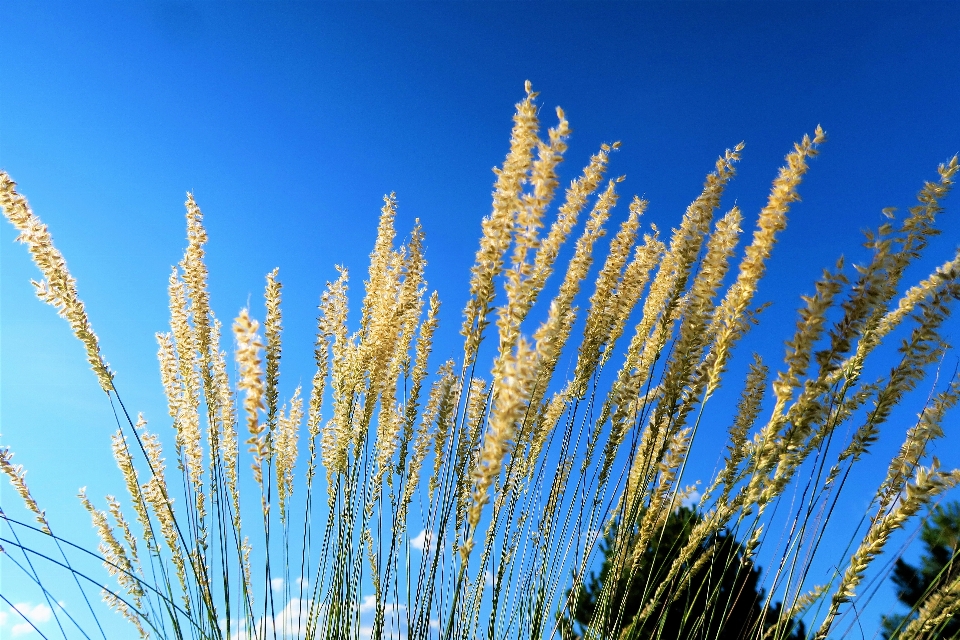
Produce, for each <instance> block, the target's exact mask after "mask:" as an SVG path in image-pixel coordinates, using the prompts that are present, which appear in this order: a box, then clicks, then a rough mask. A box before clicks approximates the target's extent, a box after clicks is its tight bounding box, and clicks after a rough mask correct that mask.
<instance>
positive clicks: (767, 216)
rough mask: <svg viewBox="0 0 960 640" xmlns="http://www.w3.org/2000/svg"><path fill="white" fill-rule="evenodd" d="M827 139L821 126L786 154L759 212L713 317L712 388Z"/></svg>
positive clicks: (717, 379) (710, 378)
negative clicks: (806, 176) (809, 165)
mask: <svg viewBox="0 0 960 640" xmlns="http://www.w3.org/2000/svg"><path fill="white" fill-rule="evenodd" d="M826 139H827V136H826V133H824V131H823V129H821V128H820V127H819V126H817V128H816V130H815V131H814V136H813V138H812V139H811V138H810V136H806V135H805V136H803V140H802V141H801V142H800V143H799V144H795V145H794V150H793V151H792V152H790V153H789V154H787V157H786V160H787V165H786V166H784V167H781V168H780V172H779V174H778V175H777V177H776V179H775V180H774V181H773V187H772V189H771V191H770V196H769V198H768V199H767V204H766V206H765V207H764V208H763V209H762V210H761V211H760V217H759V219H758V220H757V230H756V231H755V232H754V234H753V242H752V243H751V244H750V246H749V247H747V248H746V250H745V251H744V257H743V260H742V261H741V262H740V271H739V273H738V274H737V280H736V282H734V283H733V285H731V286H730V289H728V290H727V295H726V297H725V298H724V299H723V302H721V303H720V308H719V309H718V310H717V312H716V314H715V316H714V327H712V328H711V334H713V335H715V336H716V338H715V344H716V347H715V351H714V359H713V362H712V363H711V367H710V370H709V372H708V373H707V377H708V379H709V381H710V382H709V383H708V384H709V387H710V388H716V386H717V385H718V384H719V380H720V376H721V375H722V373H723V371H725V370H726V365H727V361H728V360H729V357H730V350H731V348H732V346H733V344H734V343H735V342H736V341H737V339H738V338H739V337H740V335H742V333H743V331H744V330H745V327H744V314H745V313H746V311H747V307H748V306H750V302H751V301H752V300H753V294H754V293H755V292H756V290H757V283H758V282H759V280H760V278H761V277H763V274H764V272H765V270H766V261H767V259H768V258H769V257H770V254H771V252H772V251H773V245H774V244H775V243H776V241H777V234H778V233H780V232H781V231H783V230H784V229H785V228H786V226H787V212H788V211H789V210H790V204H791V203H793V202H796V201H798V200H799V199H800V196H799V195H798V194H797V188H798V187H799V186H800V181H801V180H802V179H803V175H804V174H805V173H806V172H807V158H812V157H814V156H816V155H817V153H818V150H817V146H818V145H820V144H821V143H823V142H824V141H825V140H826Z"/></svg>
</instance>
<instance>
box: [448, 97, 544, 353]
mask: <svg viewBox="0 0 960 640" xmlns="http://www.w3.org/2000/svg"><path fill="white" fill-rule="evenodd" d="M526 91H527V97H526V98H525V99H524V100H523V101H522V102H520V103H519V104H517V113H516V115H514V117H513V122H514V126H513V131H512V132H511V134H510V152H509V153H508V154H507V157H506V159H505V160H504V163H503V168H501V169H494V173H495V174H496V176H497V181H496V184H495V185H494V192H493V212H492V213H491V214H490V216H489V217H487V218H484V220H483V223H482V224H481V227H482V229H483V236H482V237H481V238H480V248H479V249H478V250H477V257H476V263H475V264H474V266H473V267H472V269H471V272H472V276H471V278H470V299H469V300H468V302H467V306H466V308H465V309H464V312H463V314H464V321H463V328H462V330H461V333H462V334H463V336H464V337H465V338H466V341H465V344H464V364H465V365H468V364H469V363H470V362H472V360H473V358H474V356H475V355H476V352H477V349H478V348H479V345H480V341H481V339H482V336H483V332H484V329H485V328H486V326H487V324H489V320H487V315H488V314H489V313H490V308H491V307H490V305H491V303H492V302H493V298H494V294H495V290H494V278H495V277H496V276H497V275H499V274H500V272H501V271H502V269H503V264H504V256H505V254H506V252H507V250H508V249H509V247H510V237H511V231H512V229H513V225H514V220H513V214H514V212H515V211H517V210H519V208H520V193H521V190H522V186H523V180H524V179H525V178H526V175H527V170H528V168H529V167H530V162H531V160H532V157H533V154H532V151H533V148H534V147H535V146H536V145H537V142H538V139H537V124H538V123H537V109H536V105H535V104H534V102H533V99H534V98H535V97H536V95H537V94H536V93H534V92H533V90H532V88H531V85H530V82H529V81H527V83H526Z"/></svg>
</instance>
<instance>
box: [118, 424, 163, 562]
mask: <svg viewBox="0 0 960 640" xmlns="http://www.w3.org/2000/svg"><path fill="white" fill-rule="evenodd" d="M146 424H147V423H146V421H145V420H144V419H143V416H142V415H140V416H138V417H137V427H136V428H137V430H138V431H142V430H143V428H144V427H145V426H146ZM112 443H113V457H114V459H115V460H116V461H117V466H118V467H119V468H120V472H121V473H122V474H123V480H124V483H125V484H126V485H127V493H129V494H130V499H131V500H132V501H133V510H134V511H135V512H136V514H137V522H139V523H140V526H141V527H142V528H143V540H144V542H145V543H146V545H147V549H148V550H150V549H152V547H153V534H152V532H151V527H150V517H149V515H148V513H147V503H146V499H145V497H144V495H143V489H142V488H141V487H140V480H139V478H138V476H137V470H136V468H135V467H134V466H133V456H132V455H130V449H129V447H128V446H127V439H126V438H125V437H124V435H123V433H122V432H121V431H120V430H119V429H117V431H116V433H114V434H113V436H112Z"/></svg>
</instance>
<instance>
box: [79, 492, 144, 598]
mask: <svg viewBox="0 0 960 640" xmlns="http://www.w3.org/2000/svg"><path fill="white" fill-rule="evenodd" d="M77 497H78V498H80V502H81V503H83V507H84V509H86V510H87V512H88V513H89V514H90V517H91V518H92V519H93V526H94V528H95V529H96V530H97V535H98V536H99V537H100V545H99V549H100V553H101V555H102V556H103V566H104V567H105V568H106V570H107V573H109V574H110V575H111V576H114V577H116V578H117V582H119V583H120V586H121V587H123V588H124V589H126V590H127V592H128V593H129V594H130V595H131V596H132V597H133V600H134V602H135V603H136V605H137V608H140V606H141V603H140V599H141V598H142V597H143V589H142V588H141V587H140V583H139V582H138V581H137V579H136V578H135V577H134V571H135V568H134V566H133V564H132V563H131V561H130V558H129V557H128V556H127V552H126V550H125V549H124V548H123V545H122V544H120V541H119V540H117V537H116V534H114V531H113V527H111V526H110V523H109V521H108V520H107V513H106V511H100V510H98V509H97V508H96V507H94V506H93V504H92V503H91V502H90V500H89V499H88V498H87V493H86V487H84V488H81V489H80V492H79V493H78V495H77ZM107 501H108V502H110V503H111V506H112V503H113V502H115V500H114V499H113V498H112V497H111V496H107Z"/></svg>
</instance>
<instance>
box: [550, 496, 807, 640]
mask: <svg viewBox="0 0 960 640" xmlns="http://www.w3.org/2000/svg"><path fill="white" fill-rule="evenodd" d="M698 521H699V516H698V515H697V514H696V513H695V512H694V510H692V509H690V508H687V507H681V508H679V509H677V510H676V511H674V512H673V513H671V514H670V515H669V516H668V517H667V519H666V523H665V524H664V525H663V526H662V527H661V528H658V529H657V531H656V532H655V533H654V539H653V540H652V541H651V543H650V544H649V545H648V546H647V548H646V549H644V551H643V552H642V553H641V554H640V556H639V557H638V558H637V560H636V564H635V566H633V568H632V571H631V568H630V562H629V561H628V562H627V563H625V564H626V566H623V567H622V568H621V569H620V570H619V571H615V569H614V565H615V564H616V561H615V558H616V554H615V552H614V550H615V545H616V543H617V541H616V538H617V535H618V531H617V529H619V527H617V528H616V529H614V530H612V531H611V532H610V533H608V534H607V536H606V537H605V538H604V539H603V540H602V541H601V543H600V552H601V554H602V555H603V558H604V559H603V564H602V565H601V568H600V573H599V575H598V574H596V573H595V572H593V573H591V574H590V576H589V578H587V579H586V580H585V581H584V582H582V583H581V585H580V587H579V594H577V595H578V597H576V598H573V597H571V596H572V594H570V593H569V592H568V594H567V595H568V598H569V600H568V601H569V602H575V605H574V607H573V610H572V612H571V613H572V615H569V616H566V617H563V618H561V620H560V629H561V632H562V635H563V636H564V638H565V640H568V639H572V638H581V637H584V636H587V637H590V638H611V637H614V638H615V637H618V635H619V631H620V629H625V628H626V627H627V626H628V625H629V624H630V622H631V621H632V620H633V618H634V617H635V616H636V615H637V613H639V612H640V610H641V608H642V607H644V606H645V605H646V604H647V603H648V602H649V600H650V596H651V595H652V594H653V592H654V591H655V590H656V589H657V587H658V586H659V585H660V584H661V583H662V582H663V581H664V580H665V579H666V578H667V575H668V573H669V570H670V566H671V565H672V564H673V561H674V560H675V559H676V558H677V556H678V555H679V553H680V550H681V549H682V548H683V547H684V546H685V545H686V543H687V541H688V540H689V537H690V532H691V530H692V529H693V527H694V526H695V525H696V524H697V522H698ZM661 530H662V533H661ZM636 535H637V531H636V528H635V527H634V528H633V529H632V530H631V531H630V532H629V533H628V535H627V536H626V537H625V538H624V539H623V540H621V543H626V544H627V545H628V547H627V548H630V547H632V546H633V545H632V544H631V542H633V540H631V538H635V537H636ZM711 548H713V551H712V556H711V557H709V558H708V559H706V561H705V562H704V563H703V565H702V566H701V567H700V568H699V570H697V571H696V573H694V574H693V575H689V570H690V569H692V568H693V567H694V566H695V565H696V564H697V560H698V559H700V558H702V556H703V555H704V554H706V553H708V550H710V549H711ZM621 564H624V563H621ZM615 574H619V575H618V577H617V581H616V585H615V588H614V590H613V592H612V594H610V595H607V596H603V597H601V590H602V587H603V585H604V584H606V583H607V582H608V581H609V580H611V576H612V575H615ZM685 575H686V578H685V577H684V576H685ZM611 596H612V597H611ZM764 602H765V597H764V590H763V588H762V587H761V586H760V568H759V567H757V566H756V565H754V564H753V563H752V562H751V561H749V560H744V558H743V548H742V545H741V544H740V543H739V542H737V540H736V539H735V538H734V536H733V534H731V533H730V532H729V530H726V529H724V530H723V531H722V532H719V533H717V534H714V535H712V536H711V537H709V538H708V539H707V540H705V541H704V542H703V543H702V544H701V545H700V547H699V549H697V551H696V552H695V553H694V554H693V556H692V557H691V558H690V559H689V560H688V562H687V563H686V566H685V567H684V570H683V571H681V572H680V574H679V575H678V576H677V578H675V579H673V581H672V584H670V585H668V587H667V589H666V595H665V597H664V598H662V599H661V600H660V602H659V603H658V605H657V608H656V610H655V611H654V612H653V613H652V614H651V615H649V616H648V617H647V618H646V620H644V621H643V622H642V623H639V624H637V626H636V627H635V628H634V629H633V631H632V633H631V634H630V638H631V639H637V640H645V639H647V638H650V639H653V638H663V639H668V638H669V639H670V640H673V639H677V638H679V639H684V640H687V639H689V640H693V639H699V638H703V639H704V640H738V639H747V638H759V637H761V636H763V635H764V632H765V631H768V630H769V631H770V634H769V635H768V636H767V637H768V638H770V639H773V638H776V639H777V640H799V639H801V638H803V637H804V635H805V629H804V625H803V622H802V621H793V620H783V621H781V625H780V628H779V629H778V630H776V632H775V631H774V630H773V629H771V627H772V626H773V625H775V624H777V622H778V621H779V620H780V618H781V615H782V613H783V612H782V607H781V605H780V603H777V604H776V605H774V606H768V607H764ZM598 607H601V608H604V609H607V611H608V612H609V613H608V614H607V615H599V616H598V617H597V621H599V623H600V628H594V629H593V630H591V631H590V633H587V628H588V626H589V624H590V622H591V620H592V619H593V618H594V614H595V613H596V612H597V609H598ZM764 610H765V614H764Z"/></svg>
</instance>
